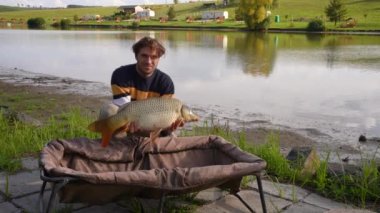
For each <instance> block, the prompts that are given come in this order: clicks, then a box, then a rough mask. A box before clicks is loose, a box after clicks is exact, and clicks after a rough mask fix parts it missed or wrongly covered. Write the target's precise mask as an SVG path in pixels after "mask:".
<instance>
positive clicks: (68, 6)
mask: <svg viewBox="0 0 380 213" xmlns="http://www.w3.org/2000/svg"><path fill="white" fill-rule="evenodd" d="M88 7H99V6H85V5H78V4H68V5H67V8H88Z"/></svg>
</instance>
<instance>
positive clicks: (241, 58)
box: [227, 33, 278, 76]
mask: <svg viewBox="0 0 380 213" xmlns="http://www.w3.org/2000/svg"><path fill="white" fill-rule="evenodd" d="M277 38H278V37H277ZM231 40H233V41H231V42H230V45H229V46H228V47H229V48H228V50H227V53H228V54H229V57H235V58H237V59H238V60H236V61H235V62H236V63H238V64H241V65H243V68H242V69H243V72H244V73H247V74H251V75H254V76H256V75H257V76H261V75H262V76H269V75H270V73H271V72H272V70H273V65H274V61H275V60H276V43H277V42H276V41H275V40H273V39H272V38H271V36H269V34H264V33H245V34H242V36H241V37H238V36H235V37H233V38H232V39H231Z"/></svg>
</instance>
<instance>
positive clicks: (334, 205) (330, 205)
mask: <svg viewBox="0 0 380 213" xmlns="http://www.w3.org/2000/svg"><path fill="white" fill-rule="evenodd" d="M303 202H305V203H308V204H311V205H314V206H319V207H321V208H325V209H327V210H330V209H339V208H345V209H351V208H352V206H350V205H348V204H345V203H339V202H336V201H333V200H330V199H328V198H325V197H322V196H320V195H317V194H315V193H312V194H310V195H308V196H307V197H306V198H305V199H304V200H303Z"/></svg>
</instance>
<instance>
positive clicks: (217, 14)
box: [202, 11, 228, 20]
mask: <svg viewBox="0 0 380 213" xmlns="http://www.w3.org/2000/svg"><path fill="white" fill-rule="evenodd" d="M222 17H223V18H224V19H228V12H227V11H206V12H203V13H202V20H209V19H219V18H222Z"/></svg>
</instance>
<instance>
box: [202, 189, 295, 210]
mask: <svg viewBox="0 0 380 213" xmlns="http://www.w3.org/2000/svg"><path fill="white" fill-rule="evenodd" d="M239 195H240V196H241V197H242V198H243V199H244V200H245V201H246V202H247V203H248V204H249V206H250V207H251V208H252V209H253V210H254V211H255V212H257V213H260V212H262V207H261V201H260V195H259V193H258V192H256V191H253V190H244V191H241V192H239ZM265 203H266V206H267V211H268V212H280V211H281V210H282V209H285V208H286V207H287V206H290V205H291V204H292V203H291V202H290V201H287V200H284V199H280V198H277V197H274V196H271V195H265ZM196 212H197V213H203V212H207V213H220V212H225V213H228V212H231V213H239V212H241V213H243V212H244V213H245V212H250V211H249V210H248V208H246V207H245V206H244V205H243V203H242V202H241V201H240V200H239V199H238V198H237V197H235V196H234V195H227V196H225V197H224V198H222V199H220V200H217V201H215V202H213V203H211V204H208V205H204V206H202V207H200V208H198V209H197V210H196Z"/></svg>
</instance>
